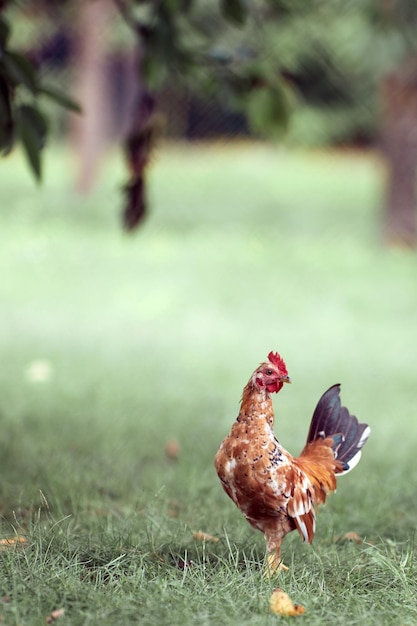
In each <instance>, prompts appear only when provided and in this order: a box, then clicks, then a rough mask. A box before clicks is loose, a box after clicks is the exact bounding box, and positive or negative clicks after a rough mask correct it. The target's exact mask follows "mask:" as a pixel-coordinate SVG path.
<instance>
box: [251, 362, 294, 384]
mask: <svg viewBox="0 0 417 626" xmlns="http://www.w3.org/2000/svg"><path fill="white" fill-rule="evenodd" d="M252 381H253V384H254V385H255V387H257V388H258V389H259V390H260V391H261V390H266V391H268V393H278V391H280V389H282V387H283V385H284V383H290V382H291V380H290V377H289V376H288V372H287V367H286V365H285V362H284V359H282V358H281V357H280V356H279V354H278V353H277V352H270V353H269V354H268V361H267V362H265V363H261V364H260V366H259V367H258V369H257V370H255V372H254V373H253V376H252Z"/></svg>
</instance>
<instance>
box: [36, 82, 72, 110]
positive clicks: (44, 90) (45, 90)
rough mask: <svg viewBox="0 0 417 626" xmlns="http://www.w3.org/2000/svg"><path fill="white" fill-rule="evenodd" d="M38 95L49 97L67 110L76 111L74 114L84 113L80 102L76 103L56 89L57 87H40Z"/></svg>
mask: <svg viewBox="0 0 417 626" xmlns="http://www.w3.org/2000/svg"><path fill="white" fill-rule="evenodd" d="M38 93H39V94H42V95H44V96H47V97H48V98H50V99H51V100H53V101H54V102H57V103H58V104H60V105H61V106H63V107H65V108H66V109H69V110H70V111H74V113H82V108H81V106H80V105H79V104H78V102H75V100H73V99H72V98H70V97H69V96H67V95H66V94H64V93H62V91H60V90H59V89H55V87H45V86H43V85H42V87H39V90H38Z"/></svg>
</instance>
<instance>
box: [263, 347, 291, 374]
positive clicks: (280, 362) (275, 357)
mask: <svg viewBox="0 0 417 626" xmlns="http://www.w3.org/2000/svg"><path fill="white" fill-rule="evenodd" d="M268 359H269V361H270V362H271V363H272V364H273V365H275V366H276V367H277V368H278V369H279V370H280V371H281V372H282V373H283V374H288V372H287V366H286V365H285V362H284V359H281V357H280V356H279V354H278V352H270V353H269V354H268Z"/></svg>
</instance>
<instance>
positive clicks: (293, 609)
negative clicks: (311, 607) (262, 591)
mask: <svg viewBox="0 0 417 626" xmlns="http://www.w3.org/2000/svg"><path fill="white" fill-rule="evenodd" d="M269 606H270V609H271V611H272V612H273V613H277V614H278V615H302V614H303V613H305V608H304V607H303V606H301V604H294V602H293V601H292V600H291V598H290V596H289V595H288V594H287V593H285V591H284V590H283V589H279V588H277V589H274V591H273V592H272V594H271V597H270V598H269Z"/></svg>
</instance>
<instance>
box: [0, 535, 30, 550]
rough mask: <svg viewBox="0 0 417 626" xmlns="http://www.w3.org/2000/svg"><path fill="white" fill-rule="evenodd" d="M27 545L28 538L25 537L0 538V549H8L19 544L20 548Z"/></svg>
mask: <svg viewBox="0 0 417 626" xmlns="http://www.w3.org/2000/svg"><path fill="white" fill-rule="evenodd" d="M27 545H28V540H27V539H26V537H19V536H18V537H10V538H6V539H0V551H3V550H8V549H9V548H14V547H15V546H16V547H18V546H20V547H21V548H25V547H26V546H27Z"/></svg>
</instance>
